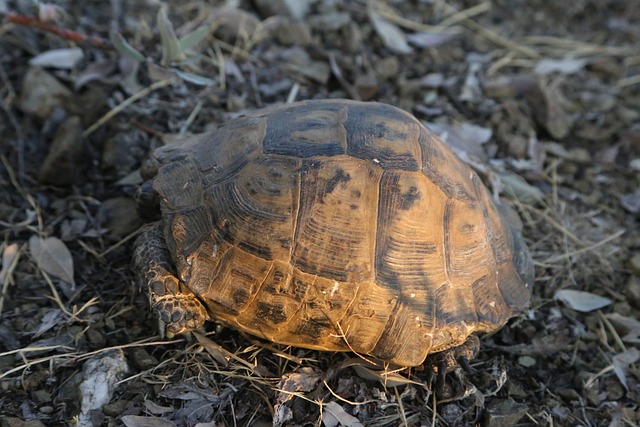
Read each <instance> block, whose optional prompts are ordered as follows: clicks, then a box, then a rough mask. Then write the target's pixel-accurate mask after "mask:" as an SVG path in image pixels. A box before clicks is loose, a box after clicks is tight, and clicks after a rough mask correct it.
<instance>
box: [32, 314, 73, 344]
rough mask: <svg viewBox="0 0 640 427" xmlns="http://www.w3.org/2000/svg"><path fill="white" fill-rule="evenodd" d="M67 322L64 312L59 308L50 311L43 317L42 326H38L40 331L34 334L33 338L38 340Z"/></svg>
mask: <svg viewBox="0 0 640 427" xmlns="http://www.w3.org/2000/svg"><path fill="white" fill-rule="evenodd" d="M65 321H66V319H65V317H64V313H63V312H62V310H60V309H58V308H55V309H50V310H49V311H47V313H46V314H45V315H44V316H42V320H41V321H40V326H38V329H37V330H36V331H35V332H34V334H33V337H34V338H37V337H39V336H40V335H42V334H44V333H45V332H47V331H48V330H50V329H51V328H54V327H56V326H57V325H60V324H62V323H64V322H65Z"/></svg>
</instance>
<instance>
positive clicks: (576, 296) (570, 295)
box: [553, 289, 613, 313]
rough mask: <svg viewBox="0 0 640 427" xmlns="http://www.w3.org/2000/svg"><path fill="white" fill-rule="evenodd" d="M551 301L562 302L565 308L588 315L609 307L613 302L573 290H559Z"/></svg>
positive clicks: (589, 293)
mask: <svg viewBox="0 0 640 427" xmlns="http://www.w3.org/2000/svg"><path fill="white" fill-rule="evenodd" d="M553 299H555V300H557V301H562V302H563V303H564V304H565V305H566V306H567V307H569V308H572V309H574V310H576V311H579V312H581V313H589V312H590V311H594V310H598V309H600V308H602V307H606V306H608V305H610V304H611V303H612V302H613V301H611V300H610V299H609V298H605V297H601V296H600V295H596V294H592V293H591V292H585V291H576V290H573V289H560V290H559V291H558V292H556V294H555V295H554V296H553Z"/></svg>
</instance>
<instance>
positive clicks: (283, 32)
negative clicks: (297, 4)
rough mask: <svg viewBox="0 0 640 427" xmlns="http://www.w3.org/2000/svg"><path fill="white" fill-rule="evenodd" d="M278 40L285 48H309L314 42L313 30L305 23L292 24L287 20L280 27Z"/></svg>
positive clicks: (283, 20) (277, 34)
mask: <svg viewBox="0 0 640 427" xmlns="http://www.w3.org/2000/svg"><path fill="white" fill-rule="evenodd" d="M276 38H277V39H278V42H279V43H280V44H283V45H285V46H307V45H309V44H311V42H312V40H313V39H312V37H311V30H310V29H309V26H308V25H307V24H306V23H305V22H302V21H295V22H291V21H289V20H288V19H286V18H285V19H282V21H281V23H280V25H279V26H278V30H277V33H276Z"/></svg>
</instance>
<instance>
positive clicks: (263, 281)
mask: <svg viewBox="0 0 640 427" xmlns="http://www.w3.org/2000/svg"><path fill="white" fill-rule="evenodd" d="M270 264H271V265H269V268H268V269H267V272H266V274H265V275H264V277H263V278H262V280H261V281H260V284H259V285H258V287H257V288H256V291H255V292H254V293H253V295H252V296H251V299H250V300H249V301H247V303H246V304H245V306H244V307H245V308H244V309H243V310H241V311H239V312H238V313H244V312H245V311H247V309H248V308H249V307H253V304H254V303H253V301H255V299H256V298H257V297H258V294H259V293H260V291H261V290H262V287H263V286H264V284H265V283H266V281H267V278H268V277H269V275H270V274H271V272H272V271H273V269H274V268H275V264H276V263H275V261H271V262H270Z"/></svg>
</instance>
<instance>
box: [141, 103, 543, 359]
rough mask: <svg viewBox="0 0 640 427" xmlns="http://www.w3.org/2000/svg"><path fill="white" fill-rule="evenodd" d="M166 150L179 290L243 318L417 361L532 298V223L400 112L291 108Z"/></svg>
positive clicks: (344, 347)
mask: <svg viewBox="0 0 640 427" xmlns="http://www.w3.org/2000/svg"><path fill="white" fill-rule="evenodd" d="M155 158H156V159H157V162H158V167H157V171H154V173H156V174H157V175H156V176H155V178H154V179H153V181H152V184H153V189H154V190H155V192H157V194H158V195H159V196H160V197H159V199H160V210H161V224H162V225H161V227H162V230H163V233H162V236H163V238H164V242H163V243H165V244H166V247H167V248H168V254H169V255H170V261H169V262H170V264H172V268H174V269H175V270H174V271H175V272H176V273H177V274H176V276H177V277H178V278H179V279H177V280H178V281H179V282H180V283H179V287H180V289H181V290H180V292H191V293H193V295H195V297H196V298H197V300H199V301H200V302H201V303H202V304H203V306H204V307H205V308H206V312H207V316H208V317H209V318H211V319H216V320H219V321H221V322H223V323H225V324H227V325H229V326H231V327H233V328H237V329H239V330H242V331H246V332H248V333H250V334H253V335H256V336H259V337H263V338H265V339H268V340H271V341H273V342H276V343H281V344H289V345H294V346H300V347H306V348H312V349H320V350H330V351H349V350H352V351H355V352H358V353H362V354H367V355H371V356H374V357H377V358H379V359H382V360H387V361H390V362H393V363H396V364H399V365H403V366H414V365H418V364H420V363H422V362H423V361H424V359H425V358H426V356H427V355H428V354H430V353H432V352H439V351H442V350H445V349H449V348H452V347H456V346H459V345H461V344H462V343H464V342H465V340H467V338H468V337H469V336H470V334H473V333H475V332H489V331H494V330H496V329H498V328H500V327H501V326H502V325H504V324H505V323H506V322H507V320H508V319H509V318H510V317H512V316H514V315H515V314H517V313H518V312H521V311H522V310H523V309H525V308H527V307H528V306H529V303H530V297H531V290H532V285H533V278H534V272H533V264H532V261H531V258H530V255H529V253H528V250H527V248H526V246H525V244H524V241H523V238H522V236H521V234H520V233H519V232H518V231H516V230H515V229H514V228H512V227H511V226H510V225H509V224H508V223H507V222H506V220H505V219H504V218H503V217H502V216H501V215H500V213H499V211H498V209H497V208H496V206H495V205H494V203H493V201H492V200H491V198H490V196H489V194H488V191H487V190H486V188H485V187H484V186H483V184H482V183H481V181H480V179H479V178H478V176H477V175H476V173H475V172H474V171H473V170H471V169H470V168H469V167H468V166H467V165H466V164H464V163H463V162H461V161H460V160H459V159H458V158H457V157H456V156H455V154H453V152H452V151H451V150H450V149H449V148H448V147H447V146H446V144H445V143H443V142H442V141H441V140H440V139H439V138H438V137H436V136H435V135H434V134H433V133H432V132H430V131H429V130H428V129H427V128H425V127H424V126H423V125H422V124H421V123H420V122H419V121H418V120H416V119H415V118H414V117H412V116H411V115H410V114H408V113H406V112H404V111H402V110H400V109H398V108H395V107H392V106H389V105H385V104H380V103H363V102H356V101H347V100H320V101H305V102H298V103H293V104H287V105H283V106H278V107H275V108H268V109H265V110H259V111H256V112H253V113H250V114H247V115H246V116H243V117H241V118H237V119H233V120H231V121H229V122H228V123H227V124H226V125H225V126H223V127H222V128H220V129H217V130H215V131H212V132H210V133H207V134H204V135H200V136H197V137H193V138H191V139H190V140H187V141H184V142H182V143H179V144H172V145H169V146H165V147H162V148H160V149H158V150H156V152H155ZM160 240H161V239H160ZM140 245H142V243H138V246H140ZM138 258H140V257H138ZM142 258H144V257H142ZM144 264H145V260H144V259H138V261H137V265H136V269H137V270H143V269H144V268H145V265H144ZM143 280H144V279H143ZM176 286H178V285H176ZM176 289H177V288H176ZM172 292H173V291H172ZM176 292H177V291H176ZM171 307H173V306H171ZM162 310H165V311H166V310H167V309H166V308H163V309H161V310H160V311H162ZM165 317H167V316H165ZM175 317H176V316H173V318H175ZM168 318H169V319H170V321H171V319H172V317H171V316H168Z"/></svg>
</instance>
